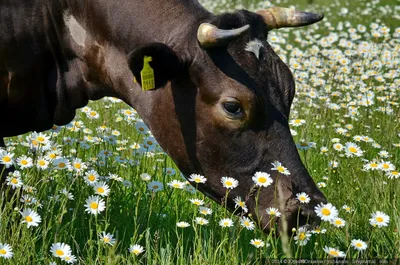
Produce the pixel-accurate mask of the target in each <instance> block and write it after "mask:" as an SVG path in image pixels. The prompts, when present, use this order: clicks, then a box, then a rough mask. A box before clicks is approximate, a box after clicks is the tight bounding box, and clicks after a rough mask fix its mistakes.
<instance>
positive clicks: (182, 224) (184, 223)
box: [176, 222, 190, 228]
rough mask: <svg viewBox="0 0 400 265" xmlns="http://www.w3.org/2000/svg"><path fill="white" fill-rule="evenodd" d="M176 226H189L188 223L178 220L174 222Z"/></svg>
mask: <svg viewBox="0 0 400 265" xmlns="http://www.w3.org/2000/svg"><path fill="white" fill-rule="evenodd" d="M176 226H177V227H180V228H186V227H189V226H190V224H189V223H188V222H178V223H176Z"/></svg>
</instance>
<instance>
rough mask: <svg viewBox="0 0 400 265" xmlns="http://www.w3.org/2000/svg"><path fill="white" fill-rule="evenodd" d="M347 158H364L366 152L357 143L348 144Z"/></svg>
mask: <svg viewBox="0 0 400 265" xmlns="http://www.w3.org/2000/svg"><path fill="white" fill-rule="evenodd" d="M345 152H346V153H345V154H346V156H347V157H353V156H362V155H363V154H364V151H362V150H361V148H360V147H358V146H357V145H356V144H355V143H350V142H347V143H346V151H345Z"/></svg>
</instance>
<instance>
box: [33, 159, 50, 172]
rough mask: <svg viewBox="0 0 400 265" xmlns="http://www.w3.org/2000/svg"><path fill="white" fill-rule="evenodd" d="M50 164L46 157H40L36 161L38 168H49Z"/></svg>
mask: <svg viewBox="0 0 400 265" xmlns="http://www.w3.org/2000/svg"><path fill="white" fill-rule="evenodd" d="M49 164H50V162H49V161H48V160H47V159H46V158H44V157H39V158H38V160H37V162H36V167H37V168H38V169H42V170H44V169H47V168H48V167H49Z"/></svg>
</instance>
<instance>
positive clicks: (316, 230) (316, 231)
mask: <svg viewBox="0 0 400 265" xmlns="http://www.w3.org/2000/svg"><path fill="white" fill-rule="evenodd" d="M311 233H312V234H325V233H326V229H325V228H324V229H321V227H319V226H317V227H316V228H314V230H312V231H311Z"/></svg>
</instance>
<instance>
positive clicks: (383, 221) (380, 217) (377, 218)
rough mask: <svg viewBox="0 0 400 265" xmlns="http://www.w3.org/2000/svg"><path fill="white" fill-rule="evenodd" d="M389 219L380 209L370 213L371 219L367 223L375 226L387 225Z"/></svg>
mask: <svg viewBox="0 0 400 265" xmlns="http://www.w3.org/2000/svg"><path fill="white" fill-rule="evenodd" d="M389 221H390V217H389V216H388V215H387V214H385V213H383V212H380V211H376V212H375V213H372V215H371V219H369V223H370V224H371V225H372V226H377V227H384V226H388V224H389Z"/></svg>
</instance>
